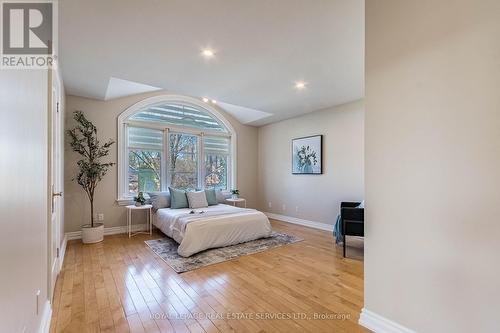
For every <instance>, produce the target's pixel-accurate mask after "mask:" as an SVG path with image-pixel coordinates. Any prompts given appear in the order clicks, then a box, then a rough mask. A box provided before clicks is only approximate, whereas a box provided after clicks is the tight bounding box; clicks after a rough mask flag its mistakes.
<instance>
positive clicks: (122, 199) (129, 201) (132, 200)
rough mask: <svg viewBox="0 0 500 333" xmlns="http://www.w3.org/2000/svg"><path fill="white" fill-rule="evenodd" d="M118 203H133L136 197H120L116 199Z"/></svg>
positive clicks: (124, 204)
mask: <svg viewBox="0 0 500 333" xmlns="http://www.w3.org/2000/svg"><path fill="white" fill-rule="evenodd" d="M116 203H117V204H118V206H128V205H133V204H134V199H133V198H132V197H130V198H118V199H116Z"/></svg>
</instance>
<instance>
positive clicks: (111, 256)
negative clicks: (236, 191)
mask: <svg viewBox="0 0 500 333" xmlns="http://www.w3.org/2000/svg"><path fill="white" fill-rule="evenodd" d="M272 225H273V229H275V230H279V231H283V232H287V233H290V234H293V235H297V236H300V237H302V238H304V239H305V240H304V241H302V242H299V243H295V244H291V245H286V246H283V247H280V248H276V249H273V250H269V251H265V252H261V253H258V254H254V255H250V256H244V257H240V258H238V259H236V260H232V261H227V262H224V263H220V264H216V265H212V266H208V267H204V268H201V269H198V270H195V271H191V272H187V273H183V274H177V273H175V272H174V271H173V270H172V269H171V268H170V267H169V266H168V265H167V264H166V263H165V262H163V261H162V260H161V259H160V258H159V257H157V256H156V255H155V254H153V253H152V252H151V250H150V249H149V248H148V247H147V246H146V245H145V244H144V240H147V239H150V238H153V239H154V238H159V237H161V236H162V234H160V233H156V234H153V236H152V237H149V236H147V235H140V236H136V237H133V238H132V239H129V238H128V237H127V236H126V235H115V236H109V237H106V238H105V240H104V242H102V243H99V244H94V245H85V246H84V245H82V244H81V242H80V241H71V242H69V243H68V246H67V250H66V257H65V260H64V266H63V270H62V271H61V274H60V275H59V278H58V280H57V284H56V290H55V296H54V303H53V307H54V309H53V315H52V324H51V329H50V332H119V333H121V332H193V333H194V332H206V333H209V332H287V333H290V332H367V331H366V330H365V329H363V328H362V327H360V326H358V325H357V320H358V318H359V312H360V310H361V307H362V305H363V262H362V259H361V260H360V259H359V257H360V255H361V250H362V249H359V248H349V249H348V254H349V255H350V256H354V257H358V259H343V258H342V251H341V247H339V246H337V247H336V246H334V245H333V243H334V242H333V237H332V235H331V234H330V233H329V232H326V231H320V230H316V229H311V228H306V227H301V226H297V225H292V224H288V223H283V222H277V221H272ZM358 243H359V241H358ZM361 258H362V257H361ZM315 314H316V315H322V316H329V319H325V318H324V317H323V318H320V319H317V318H316V317H315ZM335 314H336V315H337V317H336V318H335ZM266 316H267V317H266ZM304 316H307V317H308V318H304ZM342 317H343V318H344V319H342ZM286 318H289V319H286ZM315 318H316V319H315Z"/></svg>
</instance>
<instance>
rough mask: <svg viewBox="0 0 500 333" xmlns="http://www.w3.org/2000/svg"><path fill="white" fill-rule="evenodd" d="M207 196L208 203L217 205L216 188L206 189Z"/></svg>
mask: <svg viewBox="0 0 500 333" xmlns="http://www.w3.org/2000/svg"><path fill="white" fill-rule="evenodd" d="M205 196H206V197H207V203H208V205H209V206H213V205H217V204H218V202H217V195H216V194H215V189H214V188H211V189H209V190H205Z"/></svg>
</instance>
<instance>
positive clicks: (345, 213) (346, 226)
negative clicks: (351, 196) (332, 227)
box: [340, 202, 365, 258]
mask: <svg viewBox="0 0 500 333" xmlns="http://www.w3.org/2000/svg"><path fill="white" fill-rule="evenodd" d="M360 204H361V202H341V203H340V219H341V225H342V243H343V245H344V258H345V247H346V244H345V243H346V237H345V236H360V237H364V236H365V209H364V208H357V207H358V206H359V205H360Z"/></svg>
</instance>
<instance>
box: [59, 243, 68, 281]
mask: <svg viewBox="0 0 500 333" xmlns="http://www.w3.org/2000/svg"><path fill="white" fill-rule="evenodd" d="M66 245H68V235H67V234H65V235H64V238H63V241H62V243H61V249H60V250H59V258H58V259H59V267H58V272H60V271H61V269H62V267H63V263H64V255H65V254H66Z"/></svg>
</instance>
